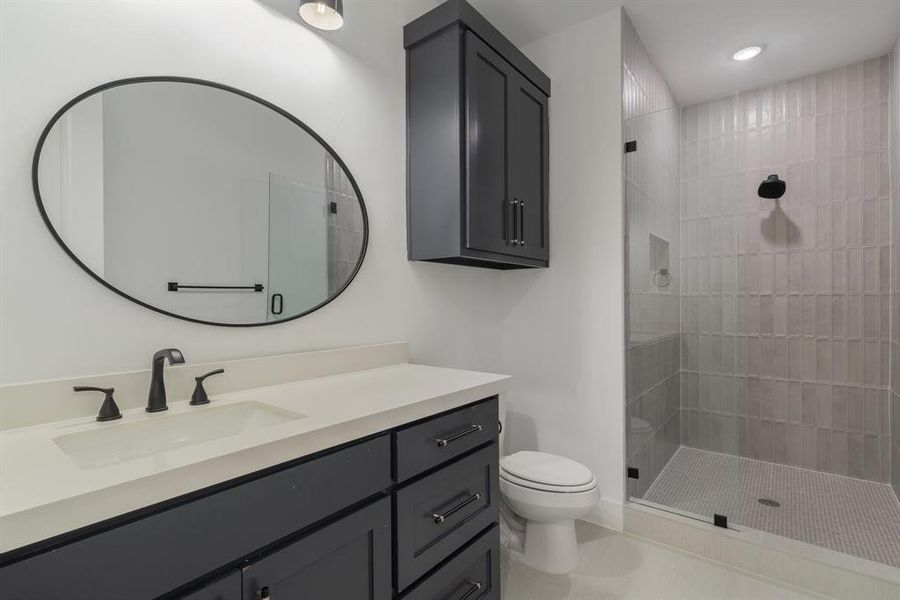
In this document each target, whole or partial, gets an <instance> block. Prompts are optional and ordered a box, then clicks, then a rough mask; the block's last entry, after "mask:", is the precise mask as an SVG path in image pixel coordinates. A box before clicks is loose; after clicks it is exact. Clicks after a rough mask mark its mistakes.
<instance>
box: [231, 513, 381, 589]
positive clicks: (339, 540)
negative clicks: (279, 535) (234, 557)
mask: <svg viewBox="0 0 900 600" xmlns="http://www.w3.org/2000/svg"><path fill="white" fill-rule="evenodd" d="M243 581H244V598H245V599H246V600H268V599H270V598H271V599H277V598H323V599H325V598H347V599H358V600H390V598H391V593H392V588H391V501H390V499H389V498H385V499H383V500H380V501H378V502H376V503H375V504H373V505H371V506H368V507H366V508H363V509H362V510H359V511H357V512H355V513H353V514H351V515H349V516H347V517H344V518H343V519H341V520H339V521H337V522H336V523H334V524H332V525H329V526H327V527H325V528H324V529H322V530H320V531H318V532H316V533H313V534H311V535H308V536H306V537H304V538H302V539H300V540H299V541H297V542H294V543H292V544H290V545H288V546H286V547H285V548H283V549H281V550H278V551H276V552H273V553H272V554H269V555H267V556H265V557H264V558H262V559H260V560H257V561H255V562H252V563H250V564H249V565H247V566H246V567H244V569H243Z"/></svg>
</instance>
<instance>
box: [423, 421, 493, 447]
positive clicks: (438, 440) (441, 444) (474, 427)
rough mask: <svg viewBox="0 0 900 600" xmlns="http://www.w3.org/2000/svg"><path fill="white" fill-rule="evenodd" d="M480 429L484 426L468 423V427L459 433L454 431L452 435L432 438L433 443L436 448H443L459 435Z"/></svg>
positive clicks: (463, 435)
mask: <svg viewBox="0 0 900 600" xmlns="http://www.w3.org/2000/svg"><path fill="white" fill-rule="evenodd" d="M482 429H484V427H482V426H481V425H469V428H468V429H466V430H464V431H460V432H459V433H454V434H453V435H451V436H449V437H445V438H434V443H435V444H437V447H438V448H443V447H445V446H446V445H447V444H449V443H450V442H455V441H456V440H458V439H459V438H461V437H466V436H467V435H469V434H470V433H475V432H476V431H481V430H482Z"/></svg>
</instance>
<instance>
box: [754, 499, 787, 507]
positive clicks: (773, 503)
mask: <svg viewBox="0 0 900 600" xmlns="http://www.w3.org/2000/svg"><path fill="white" fill-rule="evenodd" d="M757 502H759V503H760V504H763V505H765V506H771V507H772V508H778V507H779V506H781V502H779V501H778V500H772V499H771V498H759V499H758V500H757Z"/></svg>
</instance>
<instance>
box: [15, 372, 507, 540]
mask: <svg viewBox="0 0 900 600" xmlns="http://www.w3.org/2000/svg"><path fill="white" fill-rule="evenodd" d="M508 381H509V377H507V376H505V375H496V374H491V373H480V372H475V371H462V370H458V369H445V368H440V367H428V366H422V365H414V364H399V365H393V366H389V367H382V368H377V369H369V370H363V371H355V372H350V373H343V374H340V375H333V376H328V377H319V378H315V379H305V380H302V381H296V382H292V383H284V384H279V385H272V386H268V387H259V388H254V389H248V390H242V391H236V392H229V393H224V394H219V395H213V396H210V399H211V400H212V403H211V404H210V405H207V406H200V407H194V406H189V405H188V403H187V401H186V400H185V401H174V402H173V401H172V400H173V399H171V398H170V402H169V407H170V408H169V410H168V411H167V412H166V413H161V414H160V413H157V414H147V413H145V412H144V411H143V410H141V409H134V410H129V411H123V415H124V418H123V419H120V420H118V421H113V422H110V423H98V422H96V421H95V420H94V419H93V418H79V419H72V420H69V421H63V422H57V423H50V424H44V425H35V426H32V427H24V428H21V429H12V430H7V431H3V432H0V554H2V553H6V552H9V551H12V550H15V549H17V548H20V547H22V546H25V545H28V544H31V543H34V542H38V541H41V540H44V539H47V538H50V537H53V536H56V535H60V534H63V533H66V532H69V531H72V530H74V529H77V528H79V527H83V526H86V525H90V524H92V523H96V522H99V521H102V520H104V519H108V518H111V517H115V516H117V515H121V514H124V513H128V512H131V511H134V510H137V509H140V508H144V507H146V506H150V505H153V504H156V503H158V502H162V501H165V500H169V499H172V498H175V497H178V496H181V495H183V494H187V493H190V492H193V491H196V490H199V489H203V488H205V487H208V486H211V485H215V484H217V483H222V482H224V481H228V480H230V479H233V478H235V477H240V476H242V475H247V474H249V473H253V472H255V471H258V470H260V469H264V468H266V467H271V466H273V465H277V464H280V463H283V462H286V461H290V460H294V459H297V458H301V457H303V456H306V455H309V454H313V453H315V452H319V451H321V450H325V449H328V448H331V447H333V446H337V445H340V444H343V443H346V442H350V441H353V440H355V439H358V438H361V437H365V436H368V435H372V434H375V433H378V432H381V431H385V430H387V429H391V428H393V427H397V426H399V425H403V424H405V423H409V422H411V421H415V420H417V419H421V418H423V417H428V416H430V415H433V414H437V413H439V412H442V411H445V410H450V409H453V408H457V407H460V406H463V405H466V404H469V403H471V402H475V401H477V400H481V399H483V398H487V397H489V396H492V395H495V394H498V393H501V392H503V391H505V390H506V388H507V385H508ZM247 401H252V402H258V403H262V404H264V405H269V406H272V407H276V408H278V409H282V410H286V411H291V412H292V413H299V414H301V415H303V418H299V419H296V420H292V421H289V422H286V423H280V424H276V425H272V426H269V427H265V428H260V429H255V430H252V431H249V432H245V433H238V434H235V435H230V436H228V437H220V438H219V439H214V440H211V441H205V442H202V443H197V444H195V445H191V446H186V447H181V448H177V449H174V450H169V451H165V452H159V453H151V454H149V455H146V456H141V457H139V458H135V459H132V460H128V461H126V462H120V463H117V464H110V465H108V466H102V467H98V468H82V467H79V466H78V464H76V462H75V461H74V460H73V459H72V457H71V456H69V455H67V454H66V453H64V452H63V451H62V450H61V449H60V447H59V445H58V444H57V442H56V441H55V440H56V439H58V438H59V437H60V436H63V435H66V434H70V433H76V432H82V431H90V430H95V429H100V428H111V427H121V426H126V425H128V424H130V423H136V422H141V421H145V420H152V419H165V418H168V417H171V416H175V415H178V414H181V413H188V412H191V413H193V412H195V411H196V412H197V413H199V412H200V411H204V410H210V409H211V408H212V407H221V406H227V405H230V404H235V403H240V402H247ZM98 406H99V405H98ZM196 422H200V423H202V421H199V419H198V420H195V423H196ZM200 426H202V425H200Z"/></svg>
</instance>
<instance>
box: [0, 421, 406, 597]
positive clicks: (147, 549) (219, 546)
mask: <svg viewBox="0 0 900 600" xmlns="http://www.w3.org/2000/svg"><path fill="white" fill-rule="evenodd" d="M390 469H391V462H390V441H389V438H388V436H381V437H378V438H375V439H372V440H369V441H367V442H363V443H360V444H356V445H354V446H350V447H348V448H344V449H341V450H338V451H336V452H333V453H331V454H326V455H324V456H321V457H319V458H316V459H313V460H309V461H307V462H304V463H301V464H299V465H295V466H292V467H288V468H286V469H284V470H281V471H277V472H275V473H272V474H269V475H265V476H263V477H260V478H258V479H253V480H251V481H248V482H245V483H241V484H238V485H235V486H234V487H231V488H228V489H225V490H223V491H220V492H216V493H214V494H211V495H208V496H204V497H201V498H197V499H196V500H192V501H187V502H186V503H185V504H180V505H177V506H175V507H173V508H169V509H166V510H163V511H161V512H158V513H156V514H153V515H150V516H147V517H143V518H140V519H137V520H135V521H131V522H129V523H126V524H123V525H120V526H118V527H116V528H114V529H110V530H107V531H103V532H101V533H97V534H95V535H93V536H91V537H87V538H84V539H81V540H79V541H76V542H72V543H70V544H67V545H64V546H62V547H60V548H57V549H55V550H52V551H50V552H44V553H43V554H39V555H37V556H34V557H32V558H27V559H24V560H22V561H19V562H16V563H13V564H11V565H9V566H7V567H3V568H0V590H3V591H2V593H0V595H2V596H3V597H4V598H10V599H25V598H66V600H79V599H84V600H104V599H107V598H110V599H111V598H115V599H122V598H128V599H139V598H155V597H156V596H159V595H161V594H165V593H167V592H170V591H172V590H173V589H175V588H178V587H180V586H183V585H185V584H187V583H190V582H191V581H194V580H195V579H197V578H198V577H200V576H202V575H204V574H206V573H210V572H213V571H215V570H216V569H219V568H221V567H223V566H225V565H228V564H229V563H232V562H236V561H238V560H239V559H241V558H242V557H245V556H247V555H249V554H251V553H253V552H256V551H257V550H259V549H260V548H263V547H265V546H267V545H269V544H271V543H273V542H276V541H278V540H280V539H282V538H284V537H286V536H288V535H291V534H292V533H294V532H297V531H299V530H301V529H303V528H305V527H308V526H310V525H313V524H314V523H316V522H318V521H320V520H322V519H324V518H326V517H328V516H330V515H333V514H335V513H337V512H339V511H340V510H342V509H344V508H347V507H348V506H350V505H352V504H354V503H356V502H359V501H361V500H363V499H365V498H368V497H370V496H372V495H374V494H377V493H378V492H381V491H383V490H385V489H387V488H389V487H390V485H391V480H390Z"/></svg>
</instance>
